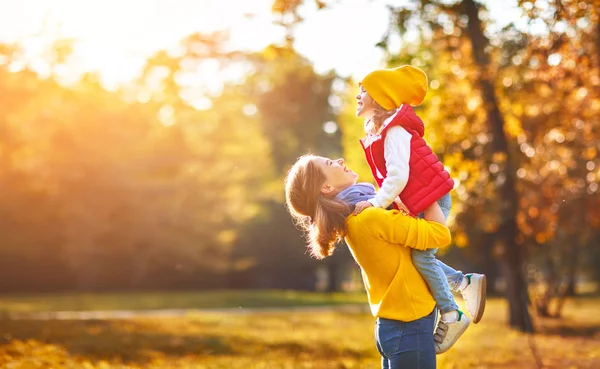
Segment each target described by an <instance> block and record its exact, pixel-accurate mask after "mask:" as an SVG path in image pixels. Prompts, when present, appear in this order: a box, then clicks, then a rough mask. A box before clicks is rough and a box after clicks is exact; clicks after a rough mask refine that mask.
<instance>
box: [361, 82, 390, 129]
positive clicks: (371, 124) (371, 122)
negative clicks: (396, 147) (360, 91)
mask: <svg viewBox="0 0 600 369" xmlns="http://www.w3.org/2000/svg"><path fill="white" fill-rule="evenodd" d="M367 93H368V92H367ZM373 103H374V104H375V109H374V111H373V117H372V118H371V119H367V120H365V132H367V133H370V134H373V135H376V134H378V133H379V131H380V130H381V126H382V125H383V122H384V121H385V120H386V119H387V118H389V117H391V116H392V115H394V113H395V112H396V110H397V109H392V110H385V109H384V108H382V107H381V105H379V104H378V103H377V101H375V100H373Z"/></svg>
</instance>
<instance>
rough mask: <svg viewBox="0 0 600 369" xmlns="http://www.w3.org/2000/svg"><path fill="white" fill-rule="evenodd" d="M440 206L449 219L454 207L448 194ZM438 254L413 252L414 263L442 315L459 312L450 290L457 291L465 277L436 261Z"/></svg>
mask: <svg viewBox="0 0 600 369" xmlns="http://www.w3.org/2000/svg"><path fill="white" fill-rule="evenodd" d="M438 204H439V205H440V208H442V212H443V213H444V217H445V218H446V219H448V214H450V208H451V207H452V198H451V197H450V194H446V195H444V196H443V197H442V198H441V199H439V200H438ZM419 217H421V218H422V217H423V213H421V214H419ZM436 252H437V249H427V250H423V251H422V250H412V251H411V256H412V262H413V264H414V265H415V267H416V268H417V270H418V271H419V273H421V276H422V277H423V279H424V280H425V282H427V285H428V286H429V289H430V290H431V294H432V295H433V299H434V300H435V302H436V304H437V307H438V309H440V311H441V312H442V313H447V312H449V311H454V310H458V305H457V304H456V302H455V301H454V296H452V292H450V289H452V290H454V291H457V290H458V286H460V283H461V282H462V280H463V279H464V278H465V277H464V275H463V274H462V272H461V271H459V270H455V269H453V268H451V267H449V266H448V265H446V264H444V263H442V262H441V261H439V260H438V259H436V258H435V253H436Z"/></svg>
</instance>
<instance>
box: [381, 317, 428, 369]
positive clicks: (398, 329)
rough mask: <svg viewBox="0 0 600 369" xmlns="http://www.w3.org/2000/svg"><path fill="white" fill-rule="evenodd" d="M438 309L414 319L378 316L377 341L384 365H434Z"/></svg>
mask: <svg viewBox="0 0 600 369" xmlns="http://www.w3.org/2000/svg"><path fill="white" fill-rule="evenodd" d="M436 320H437V317H436V311H435V309H433V311H432V312H431V314H429V315H427V316H425V317H423V318H421V319H417V320H413V321H412V322H401V321H399V320H391V319H384V318H377V321H376V323H375V343H376V345H377V351H379V353H380V354H381V368H382V369H416V368H419V369H435V344H434V342H433V326H434V325H435V322H436Z"/></svg>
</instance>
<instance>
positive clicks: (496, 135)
mask: <svg viewBox="0 0 600 369" xmlns="http://www.w3.org/2000/svg"><path fill="white" fill-rule="evenodd" d="M462 10H463V14H464V15H466V16H467V17H468V19H469V21H468V26H467V32H468V35H469V38H470V40H471V47H472V49H473V58H474V60H475V64H476V65H477V67H478V72H479V76H478V79H479V80H478V84H479V88H480V89H481V94H482V98H483V101H484V103H485V109H486V111H487V121H488V124H489V131H490V133H491V134H492V135H493V138H492V149H493V152H494V153H503V154H505V156H504V157H505V158H506V160H505V162H504V171H503V172H502V171H501V172H500V173H503V174H504V175H505V181H504V183H502V184H501V185H499V188H498V197H499V199H500V201H501V202H502V206H501V214H499V216H500V219H501V223H500V230H499V232H498V233H499V235H501V236H502V239H503V243H504V252H503V257H502V262H503V266H504V268H503V270H504V272H505V278H506V283H507V298H508V302H509V311H510V315H509V321H510V325H511V326H512V327H514V328H517V329H519V330H521V331H523V332H533V326H532V324H531V317H530V315H529V310H528V309H527V302H528V297H527V296H528V295H527V283H526V281H525V278H524V276H523V272H522V264H523V255H522V251H521V248H520V247H518V245H517V244H516V237H517V233H518V228H517V223H516V215H517V204H518V198H517V192H516V189H515V173H516V171H515V168H514V164H513V161H512V160H511V159H512V158H511V155H510V152H509V150H508V143H507V140H506V136H505V134H504V118H503V116H502V114H501V113H500V109H499V107H498V101H497V98H496V93H495V91H494V84H493V80H492V78H491V76H490V71H489V64H490V62H489V58H488V56H487V54H486V53H485V48H486V47H487V46H488V44H489V42H488V40H487V38H486V37H485V35H484V34H483V28H482V25H481V20H480V19H479V14H478V7H477V5H476V4H475V2H474V1H473V0H463V2H462Z"/></svg>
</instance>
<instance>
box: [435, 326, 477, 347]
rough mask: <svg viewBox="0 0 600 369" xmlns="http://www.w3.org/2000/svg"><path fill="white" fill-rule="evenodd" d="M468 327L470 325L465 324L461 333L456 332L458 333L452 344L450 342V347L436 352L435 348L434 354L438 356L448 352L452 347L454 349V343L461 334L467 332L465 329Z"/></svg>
mask: <svg viewBox="0 0 600 369" xmlns="http://www.w3.org/2000/svg"><path fill="white" fill-rule="evenodd" d="M470 325H471V324H467V325H465V326H464V328H463V329H462V330H461V331H458V333H457V334H456V336H455V337H454V342H452V344H451V345H450V346H448V347H447V348H446V349H444V350H440V351H438V350H437V347H436V350H435V354H436V355H439V354H443V353H444V352H448V350H450V349H451V348H452V347H454V345H455V344H456V342H457V341H458V339H459V338H460V336H462V335H463V333H465V332H466V331H467V328H469V326H470Z"/></svg>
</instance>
